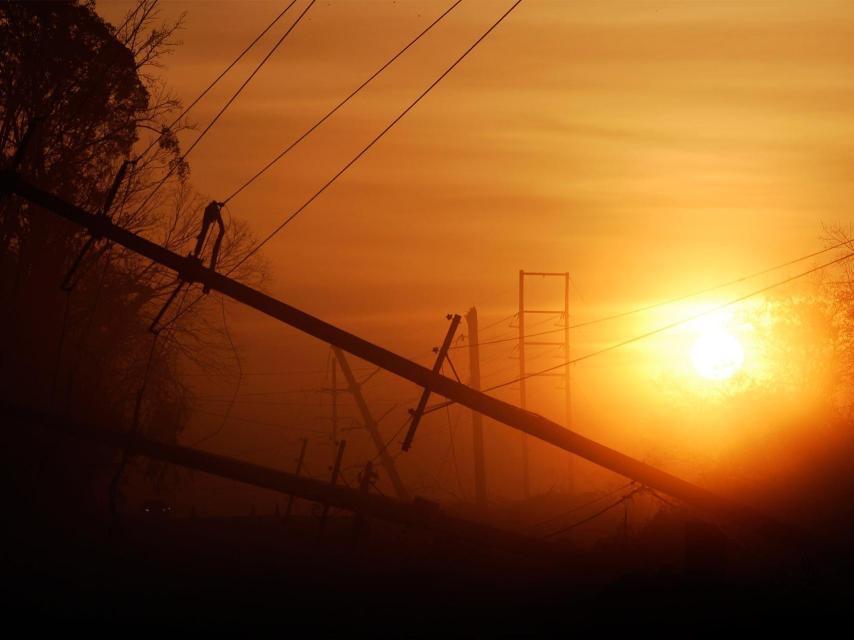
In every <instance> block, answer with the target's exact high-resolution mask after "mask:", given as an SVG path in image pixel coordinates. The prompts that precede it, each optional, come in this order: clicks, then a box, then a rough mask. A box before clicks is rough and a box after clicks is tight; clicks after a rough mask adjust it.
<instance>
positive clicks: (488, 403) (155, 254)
mask: <svg viewBox="0 0 854 640" xmlns="http://www.w3.org/2000/svg"><path fill="white" fill-rule="evenodd" d="M0 190H2V191H5V192H10V193H14V194H16V195H18V196H20V197H22V198H25V199H27V200H29V201H30V202H32V203H33V204H35V205H38V206H41V207H44V208H45V209H48V210H49V211H52V212H54V213H55V214H56V215H58V216H60V217H62V218H65V219H66V220H68V221H70V222H73V223H75V224H78V225H80V226H82V227H85V228H86V229H88V230H89V232H90V233H97V234H99V235H100V236H102V237H104V238H108V239H109V240H111V241H112V242H115V243H116V244H119V245H121V246H123V247H126V248H127V249H130V250H131V251H134V252H136V253H138V254H140V255H142V256H145V257H146V258H148V259H150V260H153V261H155V262H157V263H159V264H161V265H163V266H165V267H167V268H169V269H171V270H173V271H175V272H177V273H178V275H179V276H181V277H182V278H184V279H185V280H187V281H189V282H202V283H204V285H206V286H208V287H210V288H211V289H214V290H216V291H219V292H220V293H222V294H224V295H226V296H228V297H230V298H232V299H234V300H236V301H238V302H241V303H243V304H245V305H247V306H249V307H252V308H253V309H256V310H258V311H260V312H262V313H264V314H266V315H268V316H270V317H272V318H276V319H277V320H280V321H281V322H284V323H285V324H288V325H290V326H292V327H294V328H296V329H299V330H300V331H303V332H304V333H307V334H309V335H311V336H313V337H315V338H317V339H318V340H321V341H323V342H326V343H329V344H331V345H333V346H336V347H338V348H340V349H342V350H344V351H346V352H348V353H351V354H353V355H354V356H356V357H358V358H361V359H362V360H365V361H367V362H370V363H372V364H374V365H377V366H379V367H382V368H383V369H385V370H387V371H389V372H391V373H394V374H396V375H398V376H400V377H401V378H404V379H406V380H409V381H410V382H412V383H414V384H415V385H417V386H419V387H429V388H430V389H431V391H432V392H433V393H436V394H439V395H441V396H444V397H445V398H447V399H449V400H452V401H454V402H457V403H459V404H461V405H463V406H465V407H468V408H469V409H473V410H475V411H478V412H480V413H482V414H483V415H485V416H488V417H490V418H492V419H493V420H496V421H498V422H501V423H503V424H505V425H507V426H509V427H512V428H514V429H517V430H518V431H521V432H524V433H527V434H529V435H531V436H533V437H535V438H538V439H540V440H543V441H544V442H548V443H549V444H552V445H554V446H556V447H558V448H560V449H563V450H565V451H568V452H570V453H573V454H575V455H578V456H581V457H582V458H585V459H587V460H589V461H590V462H593V463H594V464H597V465H599V466H602V467H605V468H606V469H610V470H611V471H614V472H615V473H618V474H620V475H622V476H625V477H626V478H629V479H632V480H635V481H637V482H640V483H641V484H644V485H646V486H648V487H651V488H653V489H657V490H658V491H661V492H662V493H665V494H667V495H669V496H671V497H673V498H676V499H678V500H682V501H684V502H685V503H687V504H690V505H692V506H694V507H697V508H699V509H701V510H703V511H705V512H707V513H709V514H711V515H713V516H715V517H720V518H723V519H726V520H729V521H731V522H735V523H739V524H741V525H744V526H746V527H749V528H751V529H753V530H756V531H759V532H761V533H763V534H765V535H769V536H770V537H774V538H785V539H786V540H790V539H791V538H792V531H791V529H790V528H789V527H787V526H785V525H783V524H781V523H780V522H778V521H776V520H773V519H771V518H768V517H767V516H765V515H764V514H762V513H760V512H758V511H756V510H754V509H752V508H750V507H746V506H743V505H741V504H738V503H736V502H733V501H731V500H728V499H726V498H723V497H721V496H718V495H716V494H714V493H712V492H711V491H708V490H706V489H703V488H702V487H699V486H697V485H695V484H693V483H691V482H687V481H686V480H683V479H681V478H679V477H677V476H674V475H672V474H670V473H667V472H666V471H662V470H661V469H657V468H656V467H653V466H651V465H649V464H646V463H644V462H641V461H640V460H636V459H635V458H632V457H630V456H627V455H625V454H623V453H620V452H619V451H617V450H615V449H611V448H610V447H607V446H605V445H602V444H600V443H598V442H596V441H594V440H591V439H590V438H586V437H584V436H582V435H580V434H578V433H576V432H574V431H571V430H569V429H566V428H564V427H563V426H561V425H560V424H558V423H556V422H554V421H552V420H548V419H546V418H544V417H543V416H540V415H537V414H536V413H532V412H529V411H525V410H523V409H521V408H519V407H517V406H515V405H512V404H510V403H509V402H505V401H503V400H499V399H497V398H493V397H492V396H489V395H487V394H485V393H483V392H481V391H477V390H475V389H472V388H471V387H469V386H467V385H465V384H462V383H460V382H458V381H456V380H453V379H451V378H448V377H446V376H443V375H441V374H438V373H435V372H433V371H431V370H430V369H428V368H427V367H425V366H423V365H420V364H418V363H417V362H413V361H411V360H409V359H407V358H404V357H403V356H400V355H398V354H396V353H394V352H392V351H389V350H388V349H384V348H383V347H380V346H378V345H375V344H373V343H371V342H369V341H367V340H364V339H363V338H360V337H358V336H356V335H354V334H352V333H349V332H347V331H344V330H343V329H340V328H338V327H336V326H334V325H332V324H329V323H328V322H324V321H323V320H320V319H318V318H316V317H314V316H312V315H310V314H308V313H306V312H304V311H301V310H299V309H297V308H295V307H292V306H290V305H288V304H286V303H284V302H282V301H280V300H277V299H275V298H273V297H271V296H269V295H266V294H264V293H262V292H260V291H258V290H256V289H253V288H252V287H249V286H247V285H244V284H241V283H240V282H237V281H236V280H233V279H231V278H229V277H228V276H225V275H222V274H219V273H217V272H216V271H214V270H212V269H209V268H206V267H204V266H203V265H201V264H199V263H198V262H197V261H195V260H192V259H188V258H185V257H183V256H181V255H179V254H177V253H175V252H173V251H170V250H168V249H166V248H165V247H162V246H160V245H159V244H157V243H155V242H152V241H151V240H147V239H145V238H143V237H141V236H138V235H136V234H134V233H132V232H130V231H128V230H126V229H123V228H121V227H119V226H117V225H115V224H114V223H113V222H112V221H110V220H109V219H106V218H105V217H103V216H96V215H94V214H92V213H90V212H88V211H85V210H84V209H82V208H80V207H78V206H76V205H73V204H70V203H68V202H66V201H64V200H62V199H61V198H59V197H57V196H55V195H53V194H51V193H48V192H47V191H45V190H43V189H41V188H39V187H37V186H35V185H33V184H31V183H29V182H27V181H25V180H23V179H22V178H20V177H19V176H17V175H16V174H14V173H9V172H7V173H5V174H3V175H2V176H1V177H0ZM301 480H306V479H301ZM328 490H329V491H333V489H332V488H328ZM338 490H341V489H340V488H335V489H334V491H338Z"/></svg>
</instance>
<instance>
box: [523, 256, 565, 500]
mask: <svg viewBox="0 0 854 640" xmlns="http://www.w3.org/2000/svg"><path fill="white" fill-rule="evenodd" d="M529 276H538V277H541V278H547V277H559V278H560V279H561V280H563V309H561V310H557V309H528V308H527V307H526V306H525V278H526V277H529ZM530 313H535V314H541V315H543V314H544V315H552V314H553V315H560V318H561V325H562V327H563V340H561V341H554V340H535V341H530V340H526V338H525V335H526V334H525V316H526V315H527V314H530ZM518 325H519V377H520V380H519V395H520V400H521V407H522V408H523V409H527V386H526V382H527V377H526V375H525V346H526V345H539V346H558V347H562V348H563V352H564V355H565V356H566V359H565V362H566V364H565V365H564V366H563V372H562V373H545V374H534V375H544V376H551V377H562V378H563V380H564V407H565V420H564V424H565V425H566V428H567V429H571V428H572V386H571V385H570V378H569V375H570V372H569V367H570V365H569V359H570V353H569V272H561V273H556V272H543V271H519V322H518ZM524 453H525V456H526V457H525V461H524V464H525V469H526V470H527V469H528V458H527V447H525V448H524ZM566 464H567V466H566V473H567V491H568V492H569V493H572V492H573V489H574V487H573V475H574V473H573V468H572V458H570V459H568V460H567V463H566ZM526 478H527V476H526ZM526 490H527V484H526ZM526 495H527V493H526Z"/></svg>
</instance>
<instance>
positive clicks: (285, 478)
mask: <svg viewBox="0 0 854 640" xmlns="http://www.w3.org/2000/svg"><path fill="white" fill-rule="evenodd" d="M0 416H2V418H3V422H4V424H7V423H10V422H12V423H13V422H19V423H20V425H21V427H22V428H23V427H26V428H28V429H29V428H31V427H41V428H44V429H48V430H50V431H53V432H55V433H59V434H61V435H62V436H66V437H70V438H79V439H84V440H86V441H88V442H92V443H95V444H97V445H102V446H107V447H110V448H114V449H122V450H124V449H127V450H128V451H129V453H131V454H132V455H142V456H145V457H148V458H152V459H154V460H160V461H162V462H168V463H170V464H175V465H179V466H182V467H186V468H188V469H194V470H196V471H202V472H204V473H209V474H211V475H215V476H219V477H221V478H228V479H230V480H236V481H237V482H242V483H244V484H249V485H252V486H255V487H261V488H264V489H271V490H273V491H278V492H281V493H284V494H286V495H291V496H297V497H299V498H302V499H304V500H308V501H310V502H318V503H320V504H322V505H324V506H325V507H326V508H328V507H337V508H340V509H345V510H347V511H351V512H353V513H355V514H357V515H362V516H367V517H372V518H378V519H380V520H385V521H388V522H393V523H396V524H399V525H404V526H413V527H421V528H424V529H428V530H432V531H437V532H441V533H442V534H447V535H450V536H455V537H457V538H459V539H461V540H465V541H470V542H475V543H478V544H481V543H487V544H491V545H493V546H494V547H495V548H497V549H503V550H505V551H512V552H518V553H523V554H526V555H529V556H531V557H535V556H537V555H540V554H543V553H548V552H549V551H553V550H554V548H553V547H552V546H551V545H543V542H542V541H541V540H538V541H534V540H533V539H532V538H529V537H526V536H523V535H520V534H516V533H512V532H509V531H502V530H500V529H496V528H494V527H490V526H487V525H483V524H479V523H476V522H470V521H468V520H464V519H461V518H456V517H453V516H450V515H448V514H446V513H445V512H443V511H442V510H441V508H440V507H439V505H438V504H437V503H435V502H430V501H428V500H424V499H420V500H419V499H416V500H413V501H411V502H401V501H399V500H396V499H394V498H391V497H387V496H382V495H379V494H374V493H369V492H368V491H366V490H360V489H351V488H350V487H344V486H340V485H339V486H336V485H334V484H331V483H330V482H327V481H324V480H315V479H314V478H308V477H306V476H300V475H297V474H295V473H289V472H287V471H281V470H279V469H272V468H270V467H264V466H261V465H257V464H253V463H251V462H245V461H243V460H238V459H236V458H230V457H228V456H221V455H217V454H214V453H209V452H207V451H202V450H201V449H193V448H192V447H184V446H181V445H177V444H171V443H168V442H160V441H158V440H154V439H152V438H149V437H147V436H144V435H140V434H136V435H133V437H132V438H129V434H128V433H127V432H126V431H119V430H117V429H106V428H103V427H94V426H91V425H83V424H75V423H72V422H70V421H69V420H67V419H65V418H61V417H58V416H53V415H49V414H46V413H43V412H40V411H36V410H33V409H27V408H24V407H20V406H14V405H9V404H6V403H0Z"/></svg>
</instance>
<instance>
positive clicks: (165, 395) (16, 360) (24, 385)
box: [0, 0, 263, 440]
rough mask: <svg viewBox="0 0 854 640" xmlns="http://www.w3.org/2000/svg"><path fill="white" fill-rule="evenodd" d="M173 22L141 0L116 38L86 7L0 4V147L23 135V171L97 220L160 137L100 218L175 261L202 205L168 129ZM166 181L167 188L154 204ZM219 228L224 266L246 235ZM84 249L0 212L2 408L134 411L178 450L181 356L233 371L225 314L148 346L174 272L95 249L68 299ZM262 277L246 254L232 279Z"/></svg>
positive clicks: (206, 313)
mask: <svg viewBox="0 0 854 640" xmlns="http://www.w3.org/2000/svg"><path fill="white" fill-rule="evenodd" d="M180 26H181V22H180V20H179V21H178V22H175V23H161V22H159V18H158V15H157V10H156V2H155V1H154V0H140V1H139V2H138V4H137V5H136V6H135V7H134V8H133V9H132V10H131V11H130V12H129V14H128V17H127V20H126V21H125V22H124V23H123V24H122V26H121V27H120V28H118V29H116V28H115V27H113V26H111V25H109V24H107V23H105V22H104V21H103V20H102V19H101V18H100V17H99V16H98V15H97V14H96V13H95V11H94V3H93V2H79V1H68V2H3V3H0V45H2V49H3V51H4V55H3V56H2V57H0V149H2V154H3V158H4V162H5V163H6V164H8V163H9V162H11V158H12V157H13V156H14V155H15V154H16V152H18V150H19V149H21V148H22V142H23V141H24V140H25V138H27V137H28V138H29V141H28V143H27V145H26V147H25V150H24V153H23V155H22V156H21V161H20V164H19V166H18V167H17V170H18V171H19V172H20V174H21V175H23V176H24V177H26V178H27V179H28V180H31V181H33V182H35V183H36V184H38V185H40V186H41V187H43V188H45V189H47V190H49V191H51V192H53V193H55V194H57V195H59V196H61V197H62V198H64V199H66V200H68V201H70V202H73V203H75V204H78V205H80V206H82V207H84V208H86V209H88V210H90V211H101V210H102V209H103V207H104V205H105V199H106V196H107V192H108V191H109V189H110V186H111V184H112V182H113V180H114V177H115V176H116V174H117V172H118V171H119V167H120V166H121V165H122V163H124V162H125V161H126V160H129V159H134V158H135V154H139V153H140V152H141V151H142V150H143V149H145V148H146V147H147V146H148V144H149V142H152V141H153V142H154V143H155V144H154V145H153V146H152V148H151V150H150V151H149V152H148V153H145V154H144V155H142V156H141V157H140V158H138V161H137V162H136V163H134V164H132V165H130V170H129V171H128V174H127V176H126V178H125V180H124V181H123V182H122V184H121V187H120V189H119V191H118V193H117V197H116V198H115V201H114V205H113V206H112V208H111V210H110V212H109V213H110V215H111V216H112V217H113V219H114V221H116V222H117V223H118V224H120V225H122V226H124V227H125V228H128V229H130V230H132V231H136V232H139V233H144V234H145V235H146V236H147V237H150V238H152V239H155V240H156V241H158V242H161V243H162V244H164V245H165V246H167V247H169V248H170V249H173V250H180V251H184V250H185V246H186V245H187V244H189V243H190V242H191V241H192V239H193V237H194V235H195V234H196V232H197V229H198V225H199V222H200V219H201V211H202V208H203V203H205V202H206V200H207V199H206V198H202V197H201V196H200V195H199V194H198V193H196V192H195V191H194V190H193V188H192V186H191V185H190V183H189V180H188V176H189V167H188V166H186V165H185V164H183V161H182V160H181V157H180V156H181V150H180V145H179V143H178V134H179V133H181V131H183V130H184V129H187V128H189V127H190V125H189V124H188V123H187V122H186V120H183V121H179V122H178V123H176V124H175V126H174V127H172V128H171V129H169V128H167V123H168V122H170V120H172V119H174V117H175V113H176V112H177V111H178V109H179V108H180V104H179V102H178V100H177V99H175V97H174V96H173V95H172V94H171V93H170V92H169V90H168V88H167V87H166V85H165V84H164V83H163V81H162V80H161V79H160V77H159V74H158V68H159V66H160V64H161V60H162V58H163V56H164V55H166V54H168V53H169V51H170V50H171V49H172V48H173V47H174V46H175V40H174V35H175V33H176V32H177V30H178V29H179V28H180ZM28 132H29V133H28ZM174 168H178V169H179V170H178V171H170V169H174ZM169 174H171V176H170V175H169ZM166 176H169V177H168V178H166ZM164 179H165V188H161V189H159V190H158V191H157V195H156V197H149V196H150V195H151V193H152V191H153V190H154V188H155V186H156V185H158V184H159V183H160V182H161V181H162V180H164ZM228 227H229V228H228V233H227V235H226V239H225V242H224V244H223V250H222V254H221V261H220V265H221V269H223V270H228V269H229V268H230V267H232V266H233V265H234V264H236V263H237V262H238V259H239V258H240V256H241V255H244V254H245V251H246V248H247V247H248V245H249V243H250V241H251V238H250V236H249V234H248V232H247V231H246V228H245V227H244V226H242V225H240V224H238V223H235V222H233V221H232V222H230V224H229V225H228ZM87 240H88V236H87V234H86V233H85V232H83V231H81V230H80V229H79V228H77V227H74V226H73V225H70V224H68V223H66V222H64V221H61V220H59V219H57V218H56V217H55V216H53V215H52V214H51V213H50V212H47V211H43V210H40V209H39V208H38V207H34V206H33V205H31V204H29V203H28V202H26V201H24V200H22V199H20V198H16V197H5V198H4V199H3V200H2V202H0V308H2V312H0V330H2V335H3V341H2V346H0V386H2V392H0V393H2V398H3V399H4V400H5V401H10V402H16V403H25V404H30V405H34V406H38V407H50V408H52V409H53V410H56V411H59V412H63V413H67V414H70V415H71V416H73V417H76V418H81V419H85V420H87V421H91V422H96V423H100V424H103V425H107V426H110V427H113V428H126V426H127V425H128V424H129V423H130V421H131V420H132V419H134V417H135V416H136V415H138V417H139V422H140V428H141V429H142V430H143V431H150V432H152V433H156V435H157V437H160V438H163V439H167V440H174V439H175V438H176V437H177V434H178V432H179V431H180V430H181V428H182V426H183V421H184V417H185V416H186V414H187V407H188V402H189V395H188V393H187V390H186V388H185V386H184V385H183V384H182V382H181V378H180V375H179V372H180V368H181V363H182V361H184V360H185V359H187V358H190V359H193V360H197V361H201V362H202V363H203V364H206V365H211V364H212V365H215V366H220V367H222V366H225V365H224V364H223V363H227V362H230V357H231V356H230V353H228V351H227V349H228V347H227V346H226V342H225V340H224V339H223V337H222V335H221V333H222V332H221V328H220V327H218V326H217V324H216V318H218V314H217V315H213V312H214V311H215V308H214V307H212V305H210V304H209V302H208V299H207V298H205V299H204V300H202V301H200V303H198V304H195V305H193V307H192V312H191V313H180V314H179V316H177V319H176V320H175V321H174V322H173V323H172V324H171V325H170V327H169V330H168V331H166V332H164V334H163V335H162V336H161V338H160V339H159V343H158V344H157V346H156V348H155V349H153V350H152V349H151V340H152V336H151V334H150V333H149V332H148V324H149V323H150V320H151V317H152V316H153V315H154V313H155V311H156V309H157V308H158V307H159V305H160V304H162V302H163V300H164V298H165V297H166V295H168V293H169V291H170V290H171V288H172V286H173V283H174V274H170V273H167V272H165V271H164V270H162V269H161V268H160V267H158V266H156V265H152V264H151V263H148V262H146V261H144V260H141V259H140V258H138V257H137V256H135V255H133V254H132V253H130V252H127V251H124V250H122V249H120V248H117V247H113V246H111V245H110V244H109V243H106V242H104V241H99V242H97V243H96V245H95V247H94V249H93V250H92V251H89V252H88V253H87V254H86V258H85V260H84V261H83V263H82V264H81V266H80V268H79V269H78V270H77V272H76V274H77V275H76V279H75V285H74V288H73V290H72V291H71V292H70V293H65V292H63V291H61V290H60V288H59V284H60V282H62V280H63V277H64V276H65V274H66V273H67V271H68V269H69V266H70V264H71V263H72V261H73V259H74V258H75V257H76V256H77V255H78V253H79V252H80V249H81V247H82V246H83V245H84V243H85V242H86V241H87ZM262 274H263V270H262V269H261V267H260V263H259V262H258V261H252V260H250V261H247V262H246V263H245V264H243V265H241V267H240V268H239V269H238V270H237V271H236V272H235V274H234V275H236V276H237V277H242V278H244V279H249V280H253V279H254V280H255V281H256V282H257V280H258V279H259V278H260V277H261V275H262ZM194 297H195V294H190V296H189V298H188V299H189V300H192V299H193V298H194ZM182 308H183V309H186V305H185V306H184V307H180V305H179V309H176V310H180V309H182ZM149 357H150V358H151V362H150V363H149ZM149 365H150V366H149ZM146 371H148V372H149V373H148V375H147V376H146V392H145V399H144V402H143V403H142V404H141V407H140V409H139V411H136V410H135V405H136V397H137V393H138V390H139V388H140V384H141V380H142V378H143V375H144V372H146Z"/></svg>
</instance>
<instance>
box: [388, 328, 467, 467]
mask: <svg viewBox="0 0 854 640" xmlns="http://www.w3.org/2000/svg"><path fill="white" fill-rule="evenodd" d="M448 320H450V321H451V326H449V327H448V332H447V333H446V334H445V339H444V340H443V341H442V346H441V347H439V348H438V349H436V350H435V351H436V353H437V355H436V362H435V363H434V364H433V373H434V374H436V375H440V373H439V372H440V371H441V370H442V365H443V364H444V363H445V359H446V358H447V357H448V349H450V348H451V342H453V340H454V334H455V333H456V332H457V327H458V326H459V324H460V320H461V317H460V316H459V315H457V314H454V315H453V316H448ZM429 399H430V387H429V386H427V385H424V391H422V392H421V398H420V399H419V400H418V406H417V407H415V410H414V411H412V420H411V421H410V422H409V429H408V430H407V431H406V437H405V438H404V439H403V445H402V446H401V449H403V450H404V451H409V449H410V447H412V440H413V439H414V438H415V431H416V430H417V429H418V424H419V423H420V422H421V418H422V417H423V416H424V409H426V408H427V401H428V400H429Z"/></svg>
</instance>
